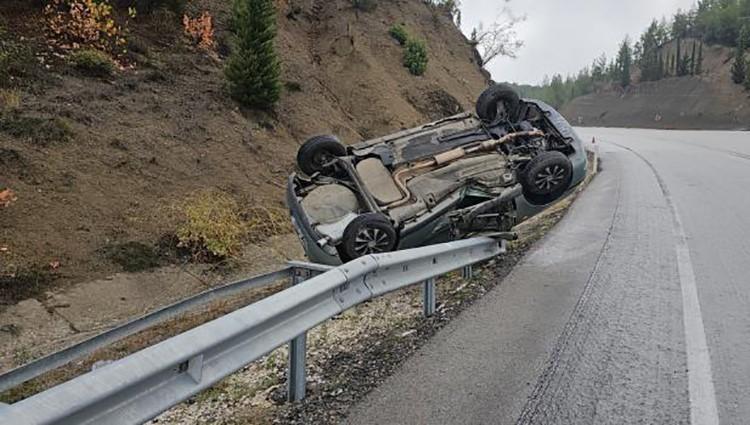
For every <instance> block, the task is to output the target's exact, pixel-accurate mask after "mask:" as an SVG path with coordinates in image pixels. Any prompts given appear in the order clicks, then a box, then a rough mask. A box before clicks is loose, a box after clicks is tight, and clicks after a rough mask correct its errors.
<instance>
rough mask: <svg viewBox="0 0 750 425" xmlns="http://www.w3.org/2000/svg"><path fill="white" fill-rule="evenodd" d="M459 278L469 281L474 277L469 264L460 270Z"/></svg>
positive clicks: (472, 269)
mask: <svg viewBox="0 0 750 425" xmlns="http://www.w3.org/2000/svg"><path fill="white" fill-rule="evenodd" d="M461 277H463V278H464V279H471V278H472V277H474V268H473V267H472V266H471V264H469V265H468V266H464V267H463V268H462V269H461Z"/></svg>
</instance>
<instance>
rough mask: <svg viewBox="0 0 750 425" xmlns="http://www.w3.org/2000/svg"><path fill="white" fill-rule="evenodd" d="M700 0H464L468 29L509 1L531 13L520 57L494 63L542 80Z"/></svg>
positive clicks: (497, 68)
mask: <svg viewBox="0 0 750 425" xmlns="http://www.w3.org/2000/svg"><path fill="white" fill-rule="evenodd" d="M693 3H694V0H511V1H509V2H508V3H506V2H505V1H503V0H463V2H462V7H461V9H462V14H463V25H462V26H463V29H464V31H465V32H466V33H467V34H468V33H470V32H471V28H474V27H475V26H477V25H478V23H479V22H480V21H483V22H485V25H486V24H488V23H490V22H492V21H493V20H494V19H493V18H494V17H495V16H497V15H498V14H499V12H500V11H501V10H502V8H503V7H504V6H506V5H507V7H508V8H509V9H510V10H511V11H512V12H513V13H514V14H516V15H525V16H526V21H525V22H522V23H520V24H519V25H518V27H517V31H518V35H519V38H520V39H521V40H523V41H524V42H525V45H524V47H522V48H521V50H520V51H519V52H518V58H517V59H510V58H498V59H496V60H495V61H494V62H492V63H491V64H490V65H489V66H488V68H489V70H490V72H492V77H493V79H495V80H496V81H511V82H516V83H532V84H538V83H540V82H541V81H542V79H543V78H544V76H545V75H552V74H555V73H560V74H563V75H567V74H573V73H576V72H578V71H579V70H580V69H581V68H583V67H584V66H586V65H589V64H590V63H591V62H592V61H593V59H594V58H595V57H597V56H599V55H601V54H602V52H605V53H607V57H608V58H611V57H612V56H613V55H614V54H615V53H616V51H617V45H618V44H619V43H620V42H621V41H622V39H623V38H624V37H625V35H626V34H628V35H630V37H631V39H634V38H635V37H637V36H639V35H640V33H641V32H642V31H643V30H644V29H645V28H646V27H647V26H648V24H649V23H650V22H651V20H652V19H653V18H654V17H656V18H659V19H660V18H661V17H662V16H665V15H666V16H671V15H672V14H673V13H674V12H675V11H676V10H677V9H678V8H682V9H689V8H690V7H691V6H692V5H693Z"/></svg>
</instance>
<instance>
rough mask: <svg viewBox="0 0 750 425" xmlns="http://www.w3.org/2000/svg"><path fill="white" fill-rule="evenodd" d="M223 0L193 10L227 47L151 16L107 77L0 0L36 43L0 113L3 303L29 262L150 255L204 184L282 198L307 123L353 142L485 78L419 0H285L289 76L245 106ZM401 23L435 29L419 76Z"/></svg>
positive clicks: (66, 272) (426, 111) (138, 264)
mask: <svg viewBox="0 0 750 425" xmlns="http://www.w3.org/2000/svg"><path fill="white" fill-rule="evenodd" d="M228 5H229V3H228V2H212V1H208V0H194V1H191V2H189V5H188V9H187V12H188V13H189V14H191V15H198V14H199V13H200V12H201V11H203V10H208V11H209V12H210V13H211V14H212V15H213V16H214V17H215V22H216V27H217V32H216V39H217V44H218V47H217V52H218V53H217V54H206V53H205V52H202V51H200V50H199V49H197V48H194V47H192V46H191V45H190V43H189V42H188V41H187V40H186V39H185V38H184V37H183V35H182V30H181V26H180V25H181V24H180V19H179V17H177V16H173V15H170V14H168V13H166V12H160V13H159V14H157V15H143V16H139V17H137V18H136V19H135V21H134V24H133V25H132V27H131V29H130V31H131V36H130V38H131V40H132V42H131V49H130V50H131V53H130V54H129V58H128V59H129V61H130V63H132V64H134V68H132V69H130V68H128V69H122V70H117V71H116V72H115V74H114V75H112V76H110V77H103V78H102V77H87V76H84V75H82V74H81V73H79V72H76V71H74V70H73V69H71V68H70V66H69V65H67V64H66V62H65V61H64V60H61V59H60V58H57V57H56V56H54V55H51V54H49V53H48V52H47V49H46V47H45V40H44V39H43V38H42V35H41V31H40V28H42V25H43V24H42V22H41V15H40V12H39V8H38V6H37V5H36V2H22V1H15V0H14V1H9V2H3V4H2V5H0V16H1V17H2V19H0V24H2V25H4V26H5V32H4V34H3V35H0V37H3V38H5V39H11V40H12V41H13V42H14V43H21V44H23V45H24V46H26V47H28V48H29V49H32V50H33V51H34V52H35V53H34V58H36V59H35V61H36V62H35V63H36V65H34V66H35V68H34V72H29V73H28V74H26V75H27V76H26V77H25V79H24V81H20V82H18V84H17V90H18V94H19V95H20V105H19V106H18V107H16V108H14V110H13V112H3V113H2V114H0V185H7V186H8V187H10V188H12V189H13V190H14V191H15V193H16V194H17V196H18V200H17V201H16V202H15V203H13V204H12V205H10V206H9V207H8V208H4V209H0V223H2V224H1V225H0V248H3V249H2V251H0V275H2V276H5V278H4V279H5V280H3V281H2V283H3V286H14V287H16V289H13V291H12V294H11V292H8V291H6V292H3V293H2V294H0V305H1V304H3V303H5V304H6V305H7V304H13V303H15V302H17V301H19V300H20V299H22V298H24V297H27V296H34V295H35V294H37V293H38V291H33V290H27V289H25V287H26V286H27V285H26V283H25V281H24V280H23V279H20V280H19V279H17V278H14V277H13V276H21V275H20V274H19V271H24V270H45V271H46V272H49V274H50V276H51V277H54V280H50V282H51V283H49V284H51V285H53V286H63V287H68V286H70V285H71V284H73V283H77V282H85V281H91V280H94V279H98V278H102V277H105V276H109V275H112V274H114V273H118V272H122V271H127V270H136V269H139V268H148V267H151V266H154V265H156V261H157V260H154V259H153V258H151V259H149V258H146V257H149V256H150V255H149V247H150V248H151V249H157V248H158V241H159V240H160V239H161V238H162V237H163V236H164V235H165V234H170V233H173V232H174V228H175V223H174V221H173V220H172V218H171V216H170V214H168V213H167V212H166V211H167V210H168V209H169V207H170V205H173V204H174V203H177V202H179V201H180V200H182V199H184V198H186V197H187V196H188V195H189V194H191V193H193V192H195V191H196V190H200V189H207V188H212V189H219V190H221V191H224V192H227V193H229V194H230V195H231V196H232V197H234V198H235V199H236V200H237V201H238V202H239V203H240V205H243V206H244V205H247V206H248V207H249V206H253V205H267V206H275V207H279V208H283V187H284V184H285V179H286V177H287V175H288V173H289V172H290V171H291V170H292V168H293V167H294V162H293V161H294V156H295V154H296V150H297V147H298V146H299V144H300V143H301V142H302V141H304V140H305V139H306V138H307V137H309V136H311V135H314V134H320V133H334V134H337V135H339V136H340V137H341V138H342V139H343V140H345V141H346V142H348V143H353V142H358V141H361V140H363V139H364V138H367V137H372V136H377V135H382V134H385V133H389V132H391V131H395V130H399V129H402V128H405V127H409V126H413V125H416V124H418V123H421V122H425V121H427V120H429V119H431V118H435V117H439V116H443V115H446V114H449V113H453V112H455V111H457V110H458V109H466V108H470V107H471V105H472V103H473V100H474V98H475V97H476V96H477V95H478V94H479V93H480V92H481V91H482V89H483V88H484V87H485V86H486V84H487V80H486V78H485V76H484V75H483V74H482V73H481V71H480V68H479V67H478V66H477V64H476V63H475V61H474V54H473V51H472V48H471V46H470V45H469V43H468V42H467V40H466V39H465V37H464V36H463V35H462V34H461V33H460V32H459V31H458V29H456V28H455V26H453V25H452V24H451V23H450V21H449V20H448V18H447V17H445V16H442V15H440V14H439V13H435V12H434V11H433V10H431V9H430V8H428V7H427V6H426V5H425V4H424V3H423V2H422V1H419V0H409V1H403V0H401V1H397V0H389V1H382V2H378V4H377V7H376V8H375V9H374V10H373V11H371V12H358V11H356V10H355V9H354V8H353V7H352V3H351V1H348V0H336V1H327V2H318V1H315V2H311V1H292V0H279V1H278V2H277V6H278V10H279V15H278V16H279V18H278V25H279V36H278V39H277V45H278V50H279V54H280V56H281V60H282V64H283V81H284V82H285V87H286V90H285V92H284V94H283V96H282V99H281V101H280V102H279V104H278V105H277V107H276V108H275V110H274V111H272V112H269V113H263V112H258V111H251V110H244V109H241V108H239V107H238V106H237V105H236V104H235V103H234V102H233V101H232V100H231V99H229V98H228V96H227V95H226V92H225V88H224V80H223V73H222V67H223V61H224V56H223V54H224V53H226V51H227V47H226V46H227V22H228V19H229V7H228ZM397 22H403V23H404V24H405V26H406V28H407V29H408V30H409V32H410V33H411V34H412V35H414V36H418V37H420V38H422V39H424V40H426V42H427V46H428V49H429V55H430V63H429V66H428V69H427V72H426V73H425V75H424V76H422V77H414V76H412V75H410V74H409V73H408V71H407V70H406V69H405V68H404V67H403V66H402V63H401V61H402V54H403V50H402V48H401V46H399V45H398V44H397V43H396V42H395V41H394V40H393V39H391V37H390V36H389V35H388V28H389V27H390V26H391V25H392V24H394V23H397ZM40 61H43V63H40ZM143 254H146V255H145V257H144V255H143ZM131 256H134V257H137V258H135V259H131V258H130V257H131ZM138 258H140V259H138ZM152 260H153V261H152ZM50 264H54V265H55V267H52V269H53V270H50V266H49V265H50ZM45 285H47V286H48V283H45ZM18 288H21V289H18ZM9 294H10V295H9ZM0 308H2V307H0Z"/></svg>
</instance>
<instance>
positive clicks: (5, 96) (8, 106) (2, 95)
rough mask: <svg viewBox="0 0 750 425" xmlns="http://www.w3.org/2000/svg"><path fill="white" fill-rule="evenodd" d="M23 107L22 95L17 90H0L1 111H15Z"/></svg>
mask: <svg viewBox="0 0 750 425" xmlns="http://www.w3.org/2000/svg"><path fill="white" fill-rule="evenodd" d="M19 106H21V93H20V92H19V91H18V90H15V89H0V110H13V109H18V107H19Z"/></svg>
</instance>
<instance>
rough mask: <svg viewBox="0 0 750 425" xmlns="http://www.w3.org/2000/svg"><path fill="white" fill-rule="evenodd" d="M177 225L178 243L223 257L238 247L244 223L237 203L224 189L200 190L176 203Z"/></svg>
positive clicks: (244, 232)
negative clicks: (178, 221)
mask: <svg viewBox="0 0 750 425" xmlns="http://www.w3.org/2000/svg"><path fill="white" fill-rule="evenodd" d="M177 209H178V212H179V214H180V215H181V216H182V217H181V221H182V223H181V225H180V226H179V228H178V229H177V238H178V239H179V245H180V246H181V247H185V248H189V249H190V250H191V251H192V252H193V255H194V256H201V255H202V254H203V253H204V252H205V251H207V252H208V253H209V254H210V255H213V256H215V257H219V258H224V257H229V256H231V255H233V254H236V253H237V251H239V249H240V247H241V244H242V238H243V237H244V236H245V234H246V232H247V226H246V224H245V222H244V221H243V220H242V218H241V216H240V213H239V206H238V205H237V202H236V201H235V200H234V199H232V197H231V196H229V195H228V194H226V193H224V192H219V191H214V190H205V191H200V192H197V193H195V194H193V195H192V196H190V197H188V198H187V199H186V200H184V201H183V202H181V203H180V204H179V205H177Z"/></svg>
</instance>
